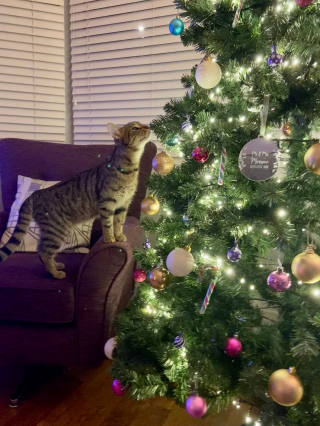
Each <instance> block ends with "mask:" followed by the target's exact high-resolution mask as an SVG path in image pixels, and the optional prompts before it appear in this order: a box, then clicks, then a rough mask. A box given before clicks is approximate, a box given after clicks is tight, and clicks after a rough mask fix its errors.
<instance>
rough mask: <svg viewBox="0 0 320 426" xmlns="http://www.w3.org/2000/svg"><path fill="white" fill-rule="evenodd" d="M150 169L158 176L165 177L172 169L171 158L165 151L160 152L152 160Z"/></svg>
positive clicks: (172, 162)
mask: <svg viewBox="0 0 320 426" xmlns="http://www.w3.org/2000/svg"><path fill="white" fill-rule="evenodd" d="M152 167H153V169H154V170H155V171H156V172H157V173H159V175H161V176H165V175H167V174H168V173H170V172H171V171H172V169H173V167H174V161H173V158H172V157H171V156H170V155H169V154H167V153H166V151H162V152H160V153H159V154H157V155H156V156H155V157H154V158H153V160H152Z"/></svg>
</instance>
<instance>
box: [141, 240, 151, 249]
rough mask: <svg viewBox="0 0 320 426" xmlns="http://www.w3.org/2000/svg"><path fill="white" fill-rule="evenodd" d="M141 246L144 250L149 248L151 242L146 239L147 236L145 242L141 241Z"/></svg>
mask: <svg viewBox="0 0 320 426" xmlns="http://www.w3.org/2000/svg"><path fill="white" fill-rule="evenodd" d="M142 247H143V248H144V249H145V250H149V249H150V248H151V243H150V241H149V240H148V238H146V240H145V242H144V243H143V245H142Z"/></svg>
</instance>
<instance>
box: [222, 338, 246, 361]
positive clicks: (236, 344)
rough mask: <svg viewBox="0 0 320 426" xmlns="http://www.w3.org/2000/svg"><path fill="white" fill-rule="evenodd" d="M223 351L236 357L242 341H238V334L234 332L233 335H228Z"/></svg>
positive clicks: (240, 350)
mask: <svg viewBox="0 0 320 426" xmlns="http://www.w3.org/2000/svg"><path fill="white" fill-rule="evenodd" d="M224 350H225V353H226V354H227V355H228V356H231V357H237V356H239V355H240V354H241V352H242V343H241V342H240V340H239V338H238V335H237V334H234V336H233V337H228V338H227V340H226V346H225V349H224Z"/></svg>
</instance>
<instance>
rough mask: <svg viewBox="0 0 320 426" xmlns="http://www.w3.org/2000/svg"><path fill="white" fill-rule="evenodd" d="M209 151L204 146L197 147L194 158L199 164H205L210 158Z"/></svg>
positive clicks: (193, 152)
mask: <svg viewBox="0 0 320 426" xmlns="http://www.w3.org/2000/svg"><path fill="white" fill-rule="evenodd" d="M209 155H210V153H209V151H208V150H207V149H206V148H204V147H203V146H197V147H196V148H195V149H194V150H193V151H192V157H193V158H194V159H195V160H196V161H197V162H198V163H204V162H205V161H207V160H208V158H209Z"/></svg>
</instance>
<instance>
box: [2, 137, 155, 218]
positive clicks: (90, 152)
mask: <svg viewBox="0 0 320 426" xmlns="http://www.w3.org/2000/svg"><path fill="white" fill-rule="evenodd" d="M113 150H114V146H113V145H83V146H82V145H69V144H58V143H51V142H40V141H31V140H24V139H9V138H7V139H1V140H0V177H1V192H2V202H3V209H4V210H5V211H9V210H10V208H11V205H12V203H13V201H14V198H15V194H16V191H17V177H18V175H23V176H28V177H31V178H34V179H41V180H47V181H49V180H61V181H63V180H68V179H70V178H72V177H73V176H75V175H77V174H78V173H80V172H82V171H84V170H88V169H91V168H92V167H95V166H97V165H99V164H101V163H102V162H103V161H104V160H105V159H106V157H107V156H108V155H110V154H111V153H112V152H113ZM156 151H157V149H156V146H155V144H154V143H152V142H149V143H148V144H147V145H146V148H145V151H144V154H143V157H142V158H141V167H140V174H139V185H138V190H137V192H136V195H135V197H134V200H133V202H132V203H131V206H130V209H129V212H128V215H129V216H135V217H137V218H138V219H139V218H140V211H141V209H140V204H141V201H142V199H143V198H144V197H145V193H146V180H147V178H148V177H149V175H150V173H151V168H152V159H153V157H154V156H155V154H156Z"/></svg>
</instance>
